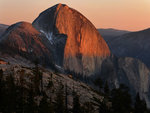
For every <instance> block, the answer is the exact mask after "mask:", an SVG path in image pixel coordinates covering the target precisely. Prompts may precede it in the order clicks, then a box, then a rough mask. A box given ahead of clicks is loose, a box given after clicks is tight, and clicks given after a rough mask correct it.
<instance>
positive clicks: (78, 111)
mask: <svg viewBox="0 0 150 113" xmlns="http://www.w3.org/2000/svg"><path fill="white" fill-rule="evenodd" d="M72 112H73V113H81V106H80V101H79V95H77V93H76V92H73V110H72Z"/></svg>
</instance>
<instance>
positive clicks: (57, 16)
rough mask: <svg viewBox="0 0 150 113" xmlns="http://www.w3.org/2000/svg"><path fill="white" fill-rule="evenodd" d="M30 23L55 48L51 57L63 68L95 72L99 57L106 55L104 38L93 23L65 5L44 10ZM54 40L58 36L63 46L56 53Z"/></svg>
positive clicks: (55, 41)
mask: <svg viewBox="0 0 150 113" xmlns="http://www.w3.org/2000/svg"><path fill="white" fill-rule="evenodd" d="M33 26H34V27H35V28H36V29H37V30H38V31H40V32H43V34H45V36H47V38H48V39H49V41H50V42H51V44H53V48H54V50H55V51H54V55H55V56H56V57H55V61H56V62H57V64H58V65H60V66H63V67H64V68H65V69H66V70H69V71H74V72H75V73H80V74H83V75H86V76H89V75H93V74H96V73H99V71H100V67H101V62H102V60H103V59H105V58H107V57H108V56H110V51H109V48H108V46H107V44H106V42H105V41H104V39H103V38H102V37H101V36H100V34H99V32H98V31H97V29H96V28H95V27H94V26H93V24H92V23H91V22H90V21H89V20H88V19H87V18H86V17H84V16H83V15H82V14H80V13H79V12H78V11H76V10H74V9H72V8H69V7H68V6H67V5H63V4H58V5H55V6H53V7H51V8H49V9H47V10H45V11H44V12H42V13H41V14H40V15H39V17H38V18H37V19H36V20H35V21H34V22H33ZM58 35H59V37H58ZM62 36H65V38H64V37H63V38H62ZM57 40H61V42H62V43H60V44H61V49H62V48H63V49H64V51H62V52H60V54H59V56H58V53H57V51H60V47H58V46H55V45H57V44H58V41H57ZM59 59H61V60H59ZM58 60H59V61H58Z"/></svg>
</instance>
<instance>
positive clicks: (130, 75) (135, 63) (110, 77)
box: [101, 57, 150, 107]
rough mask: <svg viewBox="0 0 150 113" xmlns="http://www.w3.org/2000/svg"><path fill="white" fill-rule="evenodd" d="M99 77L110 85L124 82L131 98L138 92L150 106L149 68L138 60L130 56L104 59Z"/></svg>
mask: <svg viewBox="0 0 150 113" xmlns="http://www.w3.org/2000/svg"><path fill="white" fill-rule="evenodd" d="M101 77H102V79H103V80H107V81H108V82H109V84H110V86H111V87H116V88H117V87H119V85H120V84H125V85H126V86H128V87H129V89H130V94H131V95H132V96H133V98H135V96H136V93H139V94H140V96H141V98H142V99H145V100H146V102H147V105H148V107H150V95H149V94H150V70H149V69H148V68H147V66H146V65H145V64H144V63H142V62H141V61H140V60H138V59H134V58H130V57H125V58H116V57H113V58H109V59H106V60H104V61H103V63H102V71H101Z"/></svg>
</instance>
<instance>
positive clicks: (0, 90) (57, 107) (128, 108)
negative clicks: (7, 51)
mask: <svg viewBox="0 0 150 113" xmlns="http://www.w3.org/2000/svg"><path fill="white" fill-rule="evenodd" d="M19 74H20V76H19V79H16V78H15V75H14V70H12V72H11V73H9V74H8V75H5V76H4V73H3V71H2V70H0V113H95V111H98V112H99V113H149V111H148V109H147V107H146V102H145V101H144V100H142V99H141V98H140V96H139V94H138V93H137V96H136V98H135V102H134V103H133V102H132V100H131V95H130V94H129V89H128V87H126V86H125V85H123V84H122V85H120V87H119V88H117V89H113V90H110V89H109V86H108V83H107V82H105V83H103V81H102V80H101V79H100V78H97V79H96V80H95V81H94V84H95V86H97V87H98V91H97V93H99V94H100V95H102V96H104V99H103V100H99V99H97V98H93V101H90V102H85V103H84V104H83V103H82V104H81V102H80V95H78V93H77V92H75V91H74V90H73V91H72V97H73V103H72V108H69V107H68V106H69V105H68V93H69V92H68V86H67V84H66V85H62V84H61V83H59V88H57V91H56V92H54V91H53V88H54V84H53V80H52V76H53V75H52V74H50V76H49V80H48V84H47V86H44V83H43V73H42V71H41V70H40V69H39V67H38V64H36V65H35V68H33V69H32V72H31V75H29V77H28V78H26V77H25V76H24V75H25V70H23V69H22V70H20V71H19ZM45 88H46V89H45ZM45 90H49V94H47V93H46V91H45ZM52 95H55V96H52ZM95 106H96V107H95Z"/></svg>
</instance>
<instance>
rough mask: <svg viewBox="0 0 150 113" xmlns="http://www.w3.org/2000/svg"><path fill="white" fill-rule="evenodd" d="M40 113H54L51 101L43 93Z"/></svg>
mask: <svg viewBox="0 0 150 113" xmlns="http://www.w3.org/2000/svg"><path fill="white" fill-rule="evenodd" d="M39 113H53V111H52V109H51V105H50V103H48V96H47V95H46V94H45V93H43V98H42V100H41V101H40V105H39Z"/></svg>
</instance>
